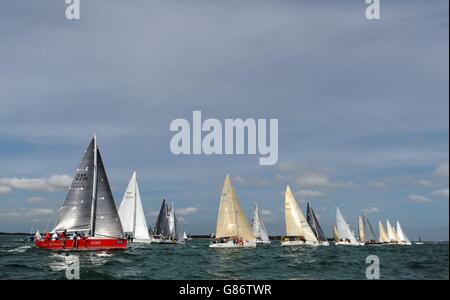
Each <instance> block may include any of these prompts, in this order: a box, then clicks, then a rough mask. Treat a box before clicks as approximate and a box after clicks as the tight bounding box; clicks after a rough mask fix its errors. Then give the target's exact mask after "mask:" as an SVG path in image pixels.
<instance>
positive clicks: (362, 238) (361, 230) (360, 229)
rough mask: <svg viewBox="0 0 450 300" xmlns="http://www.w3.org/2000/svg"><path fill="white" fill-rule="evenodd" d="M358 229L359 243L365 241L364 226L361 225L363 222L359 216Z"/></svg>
mask: <svg viewBox="0 0 450 300" xmlns="http://www.w3.org/2000/svg"><path fill="white" fill-rule="evenodd" d="M358 229H359V241H360V242H364V241H365V237H364V224H363V220H362V218H361V216H359V217H358Z"/></svg>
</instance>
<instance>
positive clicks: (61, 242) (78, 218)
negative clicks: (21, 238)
mask: <svg viewBox="0 0 450 300" xmlns="http://www.w3.org/2000/svg"><path fill="white" fill-rule="evenodd" d="M52 233H53V235H55V236H56V235H58V236H60V238H56V239H52V238H51V236H52V235H51V234H47V235H46V236H44V238H41V237H40V236H37V237H36V239H35V244H36V246H37V247H38V248H42V249H48V250H58V251H77V250H78V251H81V250H110V249H125V248H126V246H127V240H126V239H125V238H124V234H123V230H122V224H121V223H120V218H119V215H118V213H117V209H116V205H115V203H114V199H113V196H112V193H111V188H110V186H109V182H108V178H107V176H106V172H105V167H104V165H103V161H102V158H101V156H100V151H99V150H98V147H97V139H96V136H95V135H94V137H93V138H92V140H91V142H90V143H89V146H88V148H87V149H86V152H85V154H84V156H83V159H82V160H81V163H80V166H79V167H78V169H77V170H76V172H75V176H74V178H73V181H72V185H71V186H70V188H69V192H68V193H67V196H66V199H65V200H64V205H63V207H62V208H61V209H60V211H59V215H58V218H57V220H56V225H55V228H54V229H53V232H52ZM55 233H56V234H55ZM62 233H63V234H62Z"/></svg>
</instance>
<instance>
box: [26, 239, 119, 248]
mask: <svg viewBox="0 0 450 300" xmlns="http://www.w3.org/2000/svg"><path fill="white" fill-rule="evenodd" d="M35 245H36V247H38V248H40V249H46V250H52V251H93V250H94V251H95V250H125V249H126V248H127V240H126V239H112V238H95V237H94V238H87V239H79V240H76V243H75V241H74V240H71V239H67V240H56V241H44V240H38V241H35Z"/></svg>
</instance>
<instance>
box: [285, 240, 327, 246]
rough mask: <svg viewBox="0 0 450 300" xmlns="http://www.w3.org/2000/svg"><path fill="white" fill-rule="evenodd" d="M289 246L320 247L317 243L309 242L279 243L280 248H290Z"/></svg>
mask: <svg viewBox="0 0 450 300" xmlns="http://www.w3.org/2000/svg"><path fill="white" fill-rule="evenodd" d="M291 246H313V247H316V246H320V244H318V243H313V242H309V241H285V242H281V247H291Z"/></svg>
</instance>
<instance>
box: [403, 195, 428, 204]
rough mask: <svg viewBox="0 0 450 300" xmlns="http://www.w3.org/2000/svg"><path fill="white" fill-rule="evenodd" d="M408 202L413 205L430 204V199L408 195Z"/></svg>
mask: <svg viewBox="0 0 450 300" xmlns="http://www.w3.org/2000/svg"><path fill="white" fill-rule="evenodd" d="M408 200H409V201H411V202H415V203H430V202H432V201H431V199H429V198H427V197H425V196H422V195H409V196H408Z"/></svg>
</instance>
